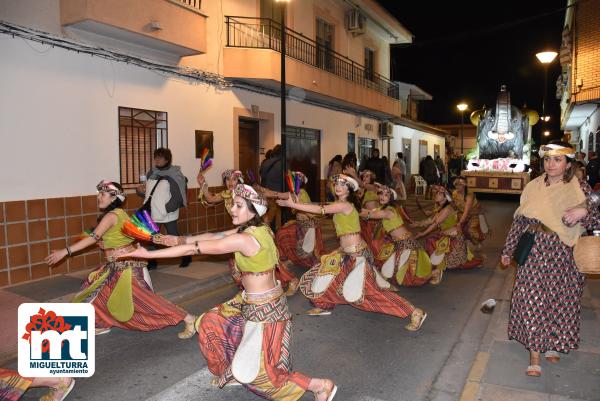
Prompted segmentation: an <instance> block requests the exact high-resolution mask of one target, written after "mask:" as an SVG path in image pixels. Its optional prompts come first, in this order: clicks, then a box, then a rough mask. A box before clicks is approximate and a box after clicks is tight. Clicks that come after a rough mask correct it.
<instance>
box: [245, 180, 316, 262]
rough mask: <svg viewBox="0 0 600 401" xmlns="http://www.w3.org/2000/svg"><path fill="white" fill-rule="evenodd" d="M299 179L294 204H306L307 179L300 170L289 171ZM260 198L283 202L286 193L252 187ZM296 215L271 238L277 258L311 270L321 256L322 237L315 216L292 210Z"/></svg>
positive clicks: (308, 198)
mask: <svg viewBox="0 0 600 401" xmlns="http://www.w3.org/2000/svg"><path fill="white" fill-rule="evenodd" d="M293 174H294V175H296V176H297V177H299V179H300V182H301V186H300V191H299V193H298V195H293V196H296V197H297V200H298V202H300V203H306V204H310V203H311V199H310V196H309V195H308V192H306V189H305V188H304V187H305V185H306V184H307V183H308V178H307V177H306V175H304V174H303V173H302V172H300V171H295V172H293ZM254 188H255V189H257V190H258V191H259V192H261V193H262V194H263V196H266V197H270V198H276V199H286V198H287V197H288V196H289V193H283V192H275V191H271V190H270V189H267V188H263V187H259V186H255V187H254ZM293 212H294V214H295V215H296V219H295V220H290V221H288V222H287V223H286V224H285V225H284V226H283V227H281V228H280V229H279V230H278V231H277V234H276V236H275V239H276V241H275V243H276V244H277V249H279V257H280V259H281V260H282V261H283V262H285V261H288V260H289V261H291V262H292V263H294V264H295V265H297V266H301V267H304V268H306V269H308V268H311V267H313V266H314V265H316V264H317V263H318V262H319V258H320V257H321V255H322V254H323V250H324V248H323V237H322V235H321V225H320V224H319V222H318V219H317V215H314V214H310V213H302V212H297V211H296V210H293Z"/></svg>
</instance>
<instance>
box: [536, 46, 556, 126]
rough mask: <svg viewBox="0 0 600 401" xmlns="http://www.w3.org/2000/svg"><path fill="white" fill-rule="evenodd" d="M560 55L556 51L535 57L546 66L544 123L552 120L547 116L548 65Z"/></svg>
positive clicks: (543, 103) (542, 53) (538, 54)
mask: <svg viewBox="0 0 600 401" xmlns="http://www.w3.org/2000/svg"><path fill="white" fill-rule="evenodd" d="M557 55H558V53H556V52H554V51H545V52H539V53H537V54H536V55H535V57H537V59H538V60H539V61H540V63H542V65H543V66H544V98H543V99H542V121H546V122H547V121H548V120H550V117H549V116H547V115H546V96H547V94H548V64H550V63H551V62H553V61H554V59H555V58H556V56H557Z"/></svg>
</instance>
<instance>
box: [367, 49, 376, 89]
mask: <svg viewBox="0 0 600 401" xmlns="http://www.w3.org/2000/svg"><path fill="white" fill-rule="evenodd" d="M365 78H366V79H368V80H369V81H373V79H374V78H375V50H373V49H369V48H368V47H365Z"/></svg>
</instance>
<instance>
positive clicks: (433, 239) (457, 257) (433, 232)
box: [413, 185, 483, 280]
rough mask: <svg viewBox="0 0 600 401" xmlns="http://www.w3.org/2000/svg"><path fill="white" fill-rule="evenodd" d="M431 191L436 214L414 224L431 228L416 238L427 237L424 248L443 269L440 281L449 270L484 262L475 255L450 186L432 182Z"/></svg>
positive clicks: (469, 267) (440, 268)
mask: <svg viewBox="0 0 600 401" xmlns="http://www.w3.org/2000/svg"><path fill="white" fill-rule="evenodd" d="M431 193H432V197H433V200H434V201H435V208H434V213H435V214H434V215H433V217H431V218H429V219H427V220H423V221H420V222H417V223H415V224H413V227H424V226H425V227H427V229H426V230H425V231H422V232H420V233H418V234H417V235H416V236H415V239H419V238H422V237H426V239H425V247H424V248H425V251H427V254H429V259H430V261H431V264H432V265H433V266H434V267H435V268H436V269H438V270H439V276H438V277H439V280H441V278H442V273H443V272H444V270H446V269H472V268H475V267H479V266H481V264H482V262H483V261H482V260H481V259H478V258H476V257H475V256H474V255H473V253H472V252H471V250H470V249H469V247H468V246H467V243H466V242H465V237H464V236H463V234H462V232H461V230H460V227H459V225H458V217H457V215H456V211H455V210H454V209H453V208H452V205H451V200H452V198H450V194H448V191H446V188H444V187H442V186H439V185H432V187H431Z"/></svg>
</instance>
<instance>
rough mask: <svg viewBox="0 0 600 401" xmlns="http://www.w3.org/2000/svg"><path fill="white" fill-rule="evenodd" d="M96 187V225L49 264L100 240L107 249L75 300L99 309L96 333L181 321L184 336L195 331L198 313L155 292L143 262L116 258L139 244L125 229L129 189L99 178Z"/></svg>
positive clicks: (54, 253) (54, 255) (148, 328)
mask: <svg viewBox="0 0 600 401" xmlns="http://www.w3.org/2000/svg"><path fill="white" fill-rule="evenodd" d="M96 189H97V191H98V196H97V202H98V208H99V209H100V210H101V211H102V212H103V214H102V215H101V216H100V217H99V218H98V226H97V227H96V228H94V230H93V231H92V232H91V233H90V234H89V236H88V237H86V238H84V239H81V240H79V241H77V242H76V243H75V244H73V245H71V246H67V248H66V249H61V250H55V251H52V253H50V255H49V256H48V257H46V259H45V261H46V263H48V264H49V265H50V266H52V265H55V264H57V263H58V262H60V261H61V260H62V259H63V258H65V257H67V256H68V257H70V256H71V255H72V254H74V253H76V252H79V251H81V250H83V249H85V248H87V247H90V246H92V245H94V244H96V243H98V244H99V246H100V248H101V249H102V250H103V251H104V256H105V257H106V264H104V265H102V266H100V267H99V268H98V269H96V270H94V271H93V272H91V273H90V274H89V275H88V277H87V278H86V280H85V281H84V283H83V285H82V287H81V290H80V291H79V293H78V294H77V295H75V298H74V299H73V302H76V303H78V302H87V303H91V304H92V305H94V309H95V311H96V334H104V333H108V332H109V331H110V328H111V327H119V328H122V329H128V330H141V331H151V330H158V329H162V328H165V327H167V326H175V325H177V324H179V323H180V322H181V321H182V320H183V321H185V329H184V331H182V332H181V333H179V334H178V336H179V338H181V339H186V338H190V337H192V336H193V335H194V319H195V317H194V316H192V315H190V314H189V313H186V312H185V311H184V310H183V309H181V308H180V307H178V306H176V305H174V304H172V303H171V302H169V301H167V300H166V299H164V298H162V297H161V296H158V295H156V294H155V293H154V292H153V291H152V288H151V286H150V285H149V283H148V282H147V279H146V278H145V277H144V271H143V269H144V267H145V266H146V262H145V261H139V260H135V259H119V260H117V257H118V256H120V255H123V254H125V253H127V252H131V251H132V250H134V249H135V247H134V245H135V244H134V243H135V240H133V239H131V238H129V237H127V236H125V235H124V234H123V233H122V232H121V228H122V227H123V224H124V223H125V222H126V221H127V220H128V219H129V216H127V213H126V212H125V211H124V210H123V209H121V205H122V204H123V202H124V201H125V193H124V192H123V188H122V187H121V185H120V184H118V183H116V182H111V181H106V180H105V181H101V182H100V183H99V184H98V185H97V186H96Z"/></svg>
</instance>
